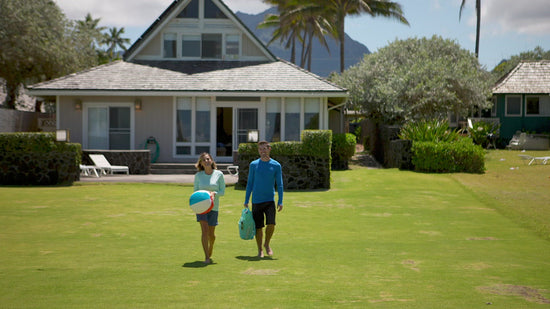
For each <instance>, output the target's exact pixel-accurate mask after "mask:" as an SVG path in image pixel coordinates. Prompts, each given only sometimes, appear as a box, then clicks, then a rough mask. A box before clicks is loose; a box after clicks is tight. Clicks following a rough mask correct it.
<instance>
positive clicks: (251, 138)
mask: <svg viewBox="0 0 550 309" xmlns="http://www.w3.org/2000/svg"><path fill="white" fill-rule="evenodd" d="M259 135H260V132H259V131H258V130H248V136H247V138H246V141H247V142H248V143H257V142H258V137H259Z"/></svg>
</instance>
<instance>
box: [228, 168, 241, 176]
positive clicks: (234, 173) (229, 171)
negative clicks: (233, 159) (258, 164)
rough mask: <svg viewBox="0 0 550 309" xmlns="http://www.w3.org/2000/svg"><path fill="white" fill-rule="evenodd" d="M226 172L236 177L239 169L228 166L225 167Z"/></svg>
mask: <svg viewBox="0 0 550 309" xmlns="http://www.w3.org/2000/svg"><path fill="white" fill-rule="evenodd" d="M227 172H228V173H229V175H231V176H235V177H238V176H239V167H238V166H237V165H229V166H228V167H227Z"/></svg>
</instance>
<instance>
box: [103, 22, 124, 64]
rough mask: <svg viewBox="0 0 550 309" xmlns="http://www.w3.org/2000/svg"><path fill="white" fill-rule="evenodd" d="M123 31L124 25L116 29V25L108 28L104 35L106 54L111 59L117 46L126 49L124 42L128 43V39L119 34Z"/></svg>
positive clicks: (113, 57)
mask: <svg viewBox="0 0 550 309" xmlns="http://www.w3.org/2000/svg"><path fill="white" fill-rule="evenodd" d="M123 33H124V27H122V28H120V29H117V28H116V27H113V28H109V33H108V34H106V35H105V38H104V40H103V44H105V45H107V54H109V57H110V58H111V59H115V58H116V57H115V52H116V49H117V47H120V48H122V49H123V50H124V51H126V49H127V48H126V46H125V45H126V44H130V39H127V38H122V37H121V35H122V34H123Z"/></svg>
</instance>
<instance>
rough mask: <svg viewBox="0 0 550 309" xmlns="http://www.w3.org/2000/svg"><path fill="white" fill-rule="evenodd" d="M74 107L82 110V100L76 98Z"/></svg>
mask: <svg viewBox="0 0 550 309" xmlns="http://www.w3.org/2000/svg"><path fill="white" fill-rule="evenodd" d="M74 109H75V110H77V111H80V110H82V101H81V100H76V101H75V102H74Z"/></svg>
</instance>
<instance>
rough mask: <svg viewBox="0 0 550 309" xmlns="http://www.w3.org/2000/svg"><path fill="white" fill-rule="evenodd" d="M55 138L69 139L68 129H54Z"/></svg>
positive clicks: (60, 140)
mask: <svg viewBox="0 0 550 309" xmlns="http://www.w3.org/2000/svg"><path fill="white" fill-rule="evenodd" d="M55 140H56V141H57V142H68V141H69V130H57V131H55Z"/></svg>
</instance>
